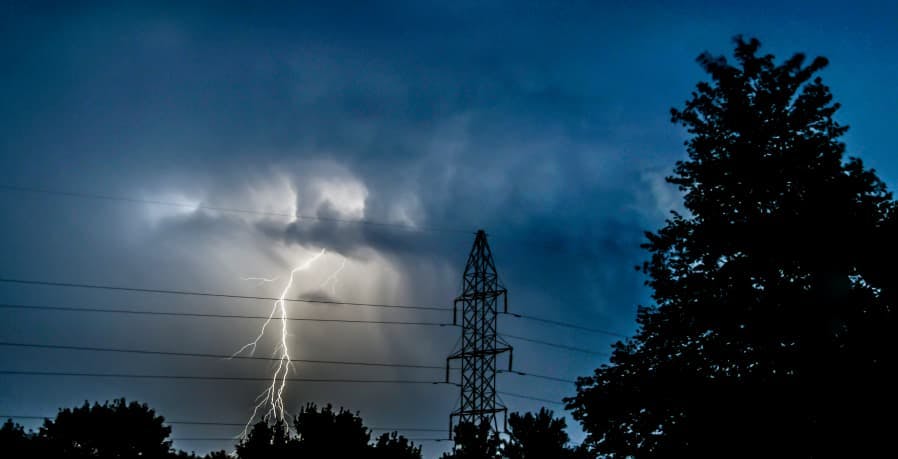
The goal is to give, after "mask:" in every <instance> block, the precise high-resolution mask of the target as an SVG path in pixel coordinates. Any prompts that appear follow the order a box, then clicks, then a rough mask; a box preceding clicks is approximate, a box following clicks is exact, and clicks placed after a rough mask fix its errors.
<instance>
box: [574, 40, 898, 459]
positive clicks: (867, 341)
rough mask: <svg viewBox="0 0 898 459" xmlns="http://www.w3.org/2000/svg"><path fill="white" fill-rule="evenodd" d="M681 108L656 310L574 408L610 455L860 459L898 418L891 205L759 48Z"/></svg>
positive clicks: (837, 132) (790, 73)
mask: <svg viewBox="0 0 898 459" xmlns="http://www.w3.org/2000/svg"><path fill="white" fill-rule="evenodd" d="M735 44H736V46H735V53H734V58H735V62H733V63H730V62H729V61H728V60H727V59H726V58H723V57H715V56H712V55H710V54H708V53H704V54H702V55H701V56H700V57H699V58H698V62H699V64H700V65H701V66H702V67H703V69H704V70H705V71H706V72H707V73H708V75H709V76H710V81H709V82H701V83H699V84H698V85H697V89H696V91H695V92H693V93H692V97H691V98H690V99H689V100H688V101H687V102H686V104H685V107H684V108H683V109H673V110H671V115H672V121H673V122H674V123H677V124H680V125H682V126H684V127H685V128H686V129H687V131H688V133H689V135H690V137H689V139H688V140H687V141H686V143H685V145H686V152H687V155H688V157H687V159H685V160H682V161H679V162H677V164H676V167H675V168H674V171H673V175H671V176H670V177H668V178H667V180H668V182H670V183H672V184H674V185H676V186H677V187H678V188H679V190H680V191H681V192H682V193H683V198H684V207H685V209H686V211H687V212H686V213H685V214H679V213H676V212H672V216H671V218H669V219H668V220H667V221H666V225H665V226H664V227H663V228H661V229H660V230H658V231H657V232H648V233H646V236H647V239H648V242H647V243H645V244H644V245H643V247H644V248H645V249H646V250H647V251H648V252H649V254H650V257H649V259H648V261H646V262H645V263H644V264H643V265H642V266H641V267H640V268H639V269H640V270H641V271H642V272H644V273H645V274H646V275H647V277H648V280H647V281H646V285H647V286H649V287H650V288H651V289H652V291H653V295H652V298H653V300H654V304H653V305H651V306H647V307H640V308H639V310H638V314H637V321H638V324H639V329H638V331H637V333H636V335H635V336H634V337H633V338H632V339H629V340H627V341H626V342H618V343H617V344H616V346H615V348H614V352H613V355H612V358H611V361H610V364H608V365H603V366H601V367H600V368H598V369H597V370H596V371H595V374H594V375H593V376H591V377H587V378H581V379H580V380H579V382H578V392H577V395H576V396H575V397H573V398H571V399H568V400H567V401H568V407H569V408H571V409H573V414H574V417H575V418H576V419H578V420H579V421H580V422H581V423H582V425H583V427H584V429H585V430H586V432H587V434H588V437H587V443H588V444H589V445H590V447H591V448H594V449H595V450H596V451H597V452H599V453H601V454H604V455H606V456H607V457H628V456H635V457H689V456H692V457H696V456H699V457H706V456H711V455H715V456H723V457H734V456H736V457H738V456H759V457H760V456H790V455H791V456H796V457H798V456H802V457H808V456H832V455H839V454H845V455H846V456H848V457H850V456H856V455H857V453H858V451H863V450H876V449H878V448H880V447H883V446H884V444H885V442H887V439H888V438H889V437H890V436H891V433H892V432H893V430H894V429H893V427H894V425H895V423H894V421H883V420H881V418H880V416H878V413H879V411H880V410H881V409H885V410H886V411H885V412H887V413H890V412H893V410H894V408H895V397H894V395H892V390H893V389H892V388H893V387H894V385H895V378H894V377H893V376H891V375H890V370H892V369H894V364H895V350H894V349H895V346H894V345H892V344H890V343H889V341H887V338H888V337H889V335H890V333H892V332H893V331H894V330H895V327H894V325H895V291H894V289H895V281H896V279H898V278H896V275H895V274H896V271H895V269H896V268H895V263H894V262H892V261H891V260H890V259H891V257H892V256H893V255H895V253H896V251H895V246H896V243H895V238H894V235H895V234H896V233H895V229H896V228H898V225H896V212H895V209H896V207H895V203H894V202H893V201H892V200H891V195H890V194H889V193H888V192H887V191H886V187H885V185H884V184H883V183H882V182H881V181H880V180H879V179H878V178H877V176H876V175H875V173H874V171H872V170H869V169H866V168H865V167H864V165H863V163H862V162H861V160H860V159H857V158H846V157H845V150H846V147H845V145H844V144H843V143H842V142H841V141H840V140H839V138H840V136H841V135H842V134H844V133H845V131H846V129H847V127H846V126H843V125H841V124H840V123H838V122H837V121H836V120H835V119H834V118H833V115H834V114H835V113H836V111H837V110H838V109H839V104H838V103H835V102H833V97H832V95H831V94H830V91H829V88H828V87H827V86H826V85H824V84H823V82H822V79H821V78H820V77H819V76H815V75H816V74H817V73H818V72H819V71H820V70H821V69H823V68H824V67H825V66H826V65H827V60H826V59H825V58H822V57H818V58H816V59H814V60H812V61H811V62H810V63H809V64H805V62H806V58H805V56H804V55H803V54H795V55H794V56H792V57H791V58H789V59H787V60H786V61H784V62H782V63H780V64H777V63H776V62H775V58H774V56H772V55H769V54H766V55H760V54H759V49H760V43H759V42H758V41H757V40H755V39H751V40H744V39H742V38H741V37H737V38H736V40H735Z"/></svg>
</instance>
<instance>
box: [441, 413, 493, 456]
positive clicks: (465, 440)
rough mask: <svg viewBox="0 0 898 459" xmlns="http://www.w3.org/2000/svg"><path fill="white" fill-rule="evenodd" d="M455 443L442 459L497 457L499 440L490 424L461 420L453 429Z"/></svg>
mask: <svg viewBox="0 0 898 459" xmlns="http://www.w3.org/2000/svg"><path fill="white" fill-rule="evenodd" d="M453 433H454V435H453V439H454V440H455V445H454V446H453V448H452V451H450V452H447V453H444V454H443V456H442V457H443V459H492V458H497V457H499V453H500V444H501V441H500V439H499V437H498V436H497V435H494V434H493V433H492V430H491V429H490V424H489V423H488V422H482V423H480V424H473V423H470V422H461V423H459V424H458V425H456V426H455V428H454V429H453Z"/></svg>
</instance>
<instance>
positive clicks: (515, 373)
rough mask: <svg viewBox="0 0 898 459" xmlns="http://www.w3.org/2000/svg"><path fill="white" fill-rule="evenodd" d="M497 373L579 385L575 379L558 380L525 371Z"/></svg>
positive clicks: (499, 371)
mask: <svg viewBox="0 0 898 459" xmlns="http://www.w3.org/2000/svg"><path fill="white" fill-rule="evenodd" d="M496 373H504V374H509V375H515V376H528V377H531V378H539V379H545V380H548V381H558V382H563V383H570V384H576V383H577V381H574V380H573V379H565V378H558V377H555V376H547V375H540V374H535V373H530V372H525V371H517V370H501V369H499V370H496Z"/></svg>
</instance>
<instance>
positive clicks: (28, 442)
mask: <svg viewBox="0 0 898 459" xmlns="http://www.w3.org/2000/svg"><path fill="white" fill-rule="evenodd" d="M37 455H38V454H37V450H36V449H35V441H34V435H33V434H32V433H31V432H28V433H26V432H25V429H24V428H23V427H22V426H20V425H19V424H16V423H14V422H12V419H7V420H6V422H5V423H3V427H0V456H2V457H5V458H10V459H19V458H23V459H24V458H29V457H36V456H37Z"/></svg>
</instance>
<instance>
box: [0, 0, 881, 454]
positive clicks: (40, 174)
mask: <svg viewBox="0 0 898 459" xmlns="http://www.w3.org/2000/svg"><path fill="white" fill-rule="evenodd" d="M483 3H484V2H452V5H451V6H447V5H444V4H442V3H435V4H430V3H429V2H386V3H382V4H379V5H376V6H375V5H373V4H372V3H371V2H327V6H321V5H317V6H316V5H311V4H305V3H294V4H291V5H276V4H272V3H266V5H265V6H264V7H263V6H259V5H249V4H241V3H224V2H199V3H195V4H193V5H192V6H183V5H181V4H180V3H172V4H170V5H168V7H160V6H149V5H146V6H134V5H133V4H129V5H128V6H123V5H99V4H97V5H88V6H85V5H79V6H78V7H77V8H76V7H75V6H74V5H68V4H65V5H45V6H34V5H28V6H24V5H21V6H19V5H12V4H7V5H4V6H3V7H2V8H3V9H4V10H5V11H4V14H3V15H2V19H0V21H2V26H0V40H2V43H4V46H3V47H2V49H0V58H2V60H3V61H4V62H5V64H6V65H4V72H3V74H2V76H0V81H2V85H0V98H2V100H3V103H2V104H0V120H2V123H0V184H2V185H5V186H24V187H34V188H41V189H49V190H61V191H72V192H79V193H94V194H103V195H113V196H121V197H130V198H137V199H143V200H158V201H176V202H183V203H189V204H193V205H196V206H212V207H216V206H217V207H231V208H243V209H253V210H258V211H263V212H275V213H288V214H289V213H293V212H299V213H302V214H311V215H318V216H320V217H325V218H338V219H345V220H354V219H366V220H372V221H382V222H393V223H401V224H407V225H413V226H417V227H432V228H453V229H455V228H461V229H465V230H471V231H473V230H474V229H477V228H484V229H486V230H487V231H488V232H489V233H490V235H491V236H490V241H491V244H492V245H493V251H494V253H495V256H496V261H497V263H498V268H499V271H500V275H502V277H503V279H504V282H505V284H506V286H507V287H508V289H509V291H510V309H512V310H514V311H519V312H523V313H528V314H532V315H538V316H542V317H546V318H551V319H557V320H564V321H568V322H575V323H581V324H587V325H590V326H594V327H600V328H606V329H612V330H617V331H620V332H622V333H629V332H631V331H632V330H633V328H634V313H635V308H636V305H637V304H647V302H648V301H649V299H648V293H649V292H647V291H646V290H645V288H644V287H642V281H643V278H642V277H641V275H640V274H639V273H637V272H635V271H634V270H633V265H635V264H637V263H639V262H641V260H642V259H643V257H644V254H643V252H642V251H641V250H640V249H639V247H638V245H639V243H640V242H641V241H642V231H644V230H649V229H655V228H657V227H659V226H660V225H661V224H662V223H663V218H664V217H665V215H666V214H667V212H668V211H669V210H670V209H673V208H676V207H677V206H678V205H679V203H678V197H677V194H676V192H675V190H673V189H671V188H670V187H668V186H666V185H665V184H664V183H663V177H664V175H665V174H667V173H668V172H669V171H670V170H671V168H672V167H673V164H674V162H675V161H676V160H678V159H681V158H682V157H683V156H684V149H683V146H682V142H683V141H684V140H685V133H684V132H683V131H682V130H681V129H680V128H678V127H677V126H674V125H672V124H671V123H670V122H669V109H670V108H671V107H679V106H680V105H682V103H683V102H684V101H685V100H686V99H687V98H688V97H689V94H690V92H691V91H692V89H693V88H694V86H695V84H696V83H697V82H698V81H700V80H702V79H704V75H703V74H702V72H701V69H700V68H699V67H698V65H697V64H696V63H695V58H696V57H697V56H698V55H699V54H700V53H701V52H703V51H710V52H711V53H713V54H718V55H719V54H729V53H730V51H731V50H732V41H731V39H732V37H733V36H735V35H737V34H744V35H746V36H754V37H757V38H759V39H760V40H761V42H762V43H763V48H762V51H764V52H770V53H773V54H775V55H776V56H777V57H778V58H779V59H780V60H782V59H785V58H786V57H788V56H791V54H792V53H794V52H804V53H806V54H807V55H808V56H809V57H810V58H812V57H814V56H817V55H823V56H826V57H827V58H829V60H830V66H829V67H828V68H827V69H825V70H824V71H823V72H822V76H823V78H824V81H825V82H826V83H827V84H829V85H830V87H831V89H832V91H833V93H834V95H835V98H836V100H837V101H839V102H841V103H842V105H843V108H842V110H840V111H839V113H838V114H837V118H838V120H839V121H840V122H842V123H844V124H848V125H850V126H851V129H850V130H849V132H848V134H847V135H846V136H845V138H844V140H845V142H846V144H847V146H848V152H849V154H851V155H857V156H860V157H861V158H862V159H864V161H865V162H866V163H867V165H868V166H871V167H874V168H875V169H876V170H877V171H878V172H879V174H880V176H881V177H882V178H883V179H884V180H885V181H886V182H887V183H888V184H889V185H890V187H894V186H895V184H896V180H898V162H896V161H895V159H894V158H895V152H896V151H898V139H896V137H895V136H894V132H895V122H896V115H898V84H895V81H896V75H898V59H895V55H896V48H898V27H896V24H898V6H896V4H895V3H894V2H885V1H883V2H852V3H850V4H849V3H844V2H839V3H836V2H763V1H759V2H707V3H705V2H690V1H677V2H662V1H656V2H627V5H626V6H624V5H620V4H618V3H619V2H613V3H614V4H606V3H605V2H565V3H564V4H561V5H559V4H556V5H550V4H548V2H507V3H501V2H499V3H494V2H486V3H487V4H486V5H484V4H483ZM0 208H2V212H0V219H2V220H0V248H2V253H3V254H4V256H3V258H2V261H0V277H6V278H22V279H39V280H51V281H62V282H85V283H102V284H112V285H127V286H138V287H161V288H181V289H193V290H209V291H217V292H227V293H241V294H250V295H263V296H270V295H276V294H277V293H279V288H280V287H281V286H278V285H275V283H272V284H264V285H257V284H255V283H252V282H247V281H241V280H240V279H241V278H242V277H248V276H267V277H276V276H283V275H285V274H286V273H287V272H289V270H290V269H291V268H292V267H293V266H296V265H297V264H299V263H301V262H302V261H303V260H305V259H306V258H307V257H308V256H310V255H311V254H314V253H317V251H319V250H320V249H322V248H324V249H326V250H327V255H326V256H325V257H324V258H322V259H321V263H320V264H318V265H316V266H314V267H313V268H312V269H310V270H309V271H308V273H307V274H308V275H307V276H304V277H303V278H302V279H300V280H299V281H297V286H296V288H295V289H294V290H295V291H293V292H292V294H293V295H295V296H303V295H321V296H327V297H330V298H337V299H341V300H346V301H360V302H375V303H395V304H438V305H448V304H450V302H451V300H452V298H453V297H454V296H455V295H456V294H457V291H458V287H459V285H460V276H461V270H462V269H463V264H464V261H465V258H466V256H467V252H468V250H469V248H470V244H471V242H472V241H473V235H469V234H455V233H434V232H429V231H422V232H408V231H405V232H403V231H397V230H388V229H384V228H378V227H374V226H371V225H367V226H366V225H353V224H345V223H343V224H338V223H334V222H326V221H318V222H315V221H312V222H302V221H300V222H292V221H290V220H291V219H289V218H282V217H275V216H271V215H269V216H265V215H258V214H249V215H235V214H233V213H230V214H229V213H222V212H215V211H209V210H203V209H202V208H194V209H191V208H186V209H185V208H172V207H166V206H159V205H152V204H146V203H135V202H132V203H123V202H114V201H101V200H90V199H76V198H71V197H63V196H53V195H41V194H35V193H23V192H14V191H9V190H6V191H2V192H0ZM344 259H345V260H346V269H345V270H344V271H343V272H341V280H340V282H339V283H338V284H337V285H336V286H334V287H333V288H331V286H330V285H328V286H324V287H322V285H321V282H322V280H324V279H325V278H326V277H327V276H328V275H329V274H330V273H331V272H333V271H334V270H335V269H336V268H337V267H338V266H340V264H341V263H342V260H344ZM0 294H2V295H3V299H2V301H3V302H7V303H16V302H18V303H24V304H54V305H61V306H83V307H86V306H101V307H111V306H122V307H124V306H127V307H134V308H146V309H165V310H173V311H205V312H209V311H218V312H221V311H224V312H231V313H239V312H240V311H243V312H246V311H250V312H252V313H258V314H266V313H267V312H268V310H269V309H270V306H271V305H270V304H269V303H264V302H255V303H226V302H219V301H214V302H210V301H205V302H204V301H197V300H196V299H186V298H179V297H160V296H147V295H143V296H141V295H136V294H125V293H118V294H110V293H108V292H106V293H102V292H91V291H83V290H65V289H58V288H57V289H53V288H37V287H25V286H21V285H11V284H4V285H0ZM0 314H3V320H2V321H0V337H2V340H3V341H10V342H31V343H44V344H77V345H97V346H108V347H126V348H152V349H165V350H191V351H193V350H195V351H199V352H218V353H230V352H233V351H234V350H236V349H238V348H239V347H240V346H241V345H242V344H243V343H245V342H247V341H248V340H251V339H252V338H253V336H254V332H256V331H257V326H258V325H259V324H258V323H256V322H234V321H196V320H164V319H155V318H153V319H150V318H134V317H122V316H112V315H108V316H104V315H85V314H72V313H37V312H25V311H15V310H3V311H2V312H0ZM291 314H296V315H307V316H316V317H345V318H357V317H360V316H363V317H365V318H370V319H401V320H410V319H421V320H431V319H433V320H442V318H439V317H434V316H433V315H432V314H431V313H421V314H417V313H413V314H409V313H404V314H396V313H395V312H385V311H370V310H369V311H363V312H359V311H347V310H342V309H341V310H334V309H333V308H330V309H328V308H323V307H321V306H314V307H313V306H309V307H308V308H307V309H301V308H299V307H298V306H297V307H296V308H295V309H291ZM427 314H431V315H427ZM500 327H501V328H502V329H503V330H504V331H505V332H507V333H509V334H517V335H521V336H529V337H532V338H536V339H541V340H548V341H553V342H557V343H562V344H566V345H571V346H579V347H588V348H591V349H599V350H603V349H607V346H608V345H609V344H610V343H611V340H612V339H611V338H609V337H607V336H601V335H595V334H588V333H579V332H573V331H571V330H566V329H560V328H554V327H551V326H545V325H538V324H533V323H523V322H519V321H517V322H516V321H514V320H513V319H510V318H507V319H500ZM292 333H293V336H291V340H292V341H291V342H292V344H293V347H294V349H297V351H296V352H298V353H299V354H301V355H302V356H303V357H305V358H331V359H347V360H359V359H361V360H371V361H393V362H426V363H428V364H437V365H439V364H440V363H441V362H443V361H444V358H445V356H446V355H447V354H448V353H449V352H450V351H452V345H453V343H454V342H455V341H456V339H457V330H452V329H446V330H443V329H440V330H438V331H434V330H432V329H430V330H422V329H414V328H411V327H393V328H390V327H380V328H377V327H374V328H372V327H360V326H353V327H342V328H341V327H337V326H333V325H305V324H304V325H302V326H297V328H296V329H295V330H292ZM269 344H270V343H269ZM512 344H514V345H515V346H516V349H515V361H516V364H518V365H519V368H520V369H521V370H525V371H527V370H530V371H533V372H539V373H547V374H549V373H551V374H555V375H558V376H561V377H565V378H574V377H576V376H578V375H585V374H588V373H589V372H590V371H591V369H593V368H595V367H596V366H597V365H599V364H601V363H602V361H603V358H601V357H597V356H590V355H584V354H577V353H572V352H564V351H559V350H558V349H552V348H546V347H544V346H539V345H533V344H530V343H525V342H513V343H512ZM266 349H268V348H266ZM270 351H271V350H270V349H268V350H266V351H265V352H270ZM0 362H2V364H0V367H3V369H14V370H44V371H47V370H58V371H110V372H112V371H113V370H114V371H115V372H134V373H139V372H143V373H166V374H235V375H244V376H253V375H255V376H258V375H263V376H264V375H267V374H268V373H269V369H268V367H267V366H266V365H265V364H264V363H259V362H221V361H197V360H189V359H175V358H151V357H141V356H130V357H127V356H121V355H114V354H88V353H83V352H81V353H78V352H73V351H47V350H42V351H41V350H22V349H15V348H0ZM297 371H298V372H299V373H300V374H301V375H303V376H305V375H309V376H311V377H329V376H335V377H336V376H347V375H349V376H352V377H371V378H377V377H386V376H390V377H415V378H418V377H420V378H432V377H434V376H435V377H437V378H439V377H440V375H439V374H436V375H434V374H433V372H431V373H426V372H423V373H422V372H420V371H418V372H414V371H413V372H410V371H406V370H403V371H398V370H396V371H393V370H390V371H386V370H384V371H380V372H377V371H375V372H368V371H367V370H366V371H365V372H362V371H359V369H357V368H356V369H340V368H325V367H320V366H319V367H314V366H303V367H300V368H298V370H297ZM415 371H417V370H415ZM436 373H439V372H436ZM499 382H500V388H502V389H503V390H507V391H509V392H517V393H526V394H530V395H534V396H538V397H545V398H551V399H560V398H561V397H563V396H566V395H570V394H571V393H572V390H573V388H572V386H571V385H565V384H561V383H554V382H546V381H540V380H533V379H528V378H523V377H513V376H508V375H502V376H500V381H499ZM262 389H263V387H257V385H253V384H249V383H246V384H243V383H241V384H236V383H234V384H232V383H212V384H199V383H189V382H159V381H156V382H151V381H144V382H134V381H122V380H114V379H110V380H91V379H78V378H66V379H58V378H57V379H52V378H40V377H26V376H0V414H44V413H53V412H55V410H56V408H58V407H60V406H71V405H72V404H75V403H78V402H80V401H82V400H84V399H90V400H94V399H99V400H105V399H109V398H113V397H118V396H126V397H129V398H139V399H141V400H145V401H147V402H149V403H151V404H152V405H153V406H155V407H157V408H158V409H159V411H160V412H161V413H162V414H164V415H166V416H167V417H168V418H170V419H174V418H181V419H200V420H202V419H226V420H235V419H236V420H243V419H244V418H245V417H246V416H247V415H248V414H249V411H250V410H251V408H252V399H253V397H254V396H255V394H257V393H258V392H260V391H261V390H262ZM457 395H458V394H457V392H455V389H451V388H439V387H428V386H425V387H416V388H411V389H409V388H407V387H381V386H378V387H372V386H366V387H355V386H348V385H334V386H322V385H317V386H316V385H301V386H295V387H293V386H291V387H290V388H289V389H288V408H290V407H293V408H294V409H295V408H296V407H298V406H300V405H301V404H302V403H304V402H306V401H316V402H319V403H321V402H328V401H329V402H333V403H334V404H336V405H344V406H347V407H349V408H352V409H354V410H360V411H361V412H362V415H363V417H365V419H366V420H367V421H368V422H369V424H371V425H390V426H410V425H417V426H423V427H442V426H445V425H446V423H447V417H448V412H449V411H450V410H451V409H452V408H453V404H454V400H455V399H456V398H457ZM505 402H506V403H507V405H509V407H510V408H511V409H512V410H533V409H537V408H538V407H539V403H536V402H531V401H526V400H519V399H510V398H509V399H506V400H505ZM555 408H556V409H557V410H558V411H561V410H560V408H559V407H555ZM569 424H571V425H572V429H571V430H572V433H573V436H574V437H575V438H577V439H579V438H581V437H582V436H581V435H580V434H579V433H578V428H577V427H576V423H575V422H574V421H572V420H569ZM233 434H234V432H231V431H227V432H224V431H221V430H216V431H213V430H202V429H199V428H189V427H177V428H176V429H175V434H174V435H173V436H175V437H182V438H183V437H198V436H201V437H205V436H229V435H233ZM409 436H419V435H415V434H412V433H409ZM176 446H178V447H182V448H187V449H196V450H197V451H200V452H202V451H205V450H208V449H210V448H215V447H219V448H220V447H225V446H226V445H225V444H210V443H208V442H205V443H199V442H179V443H178V444H177V445H176ZM444 446H445V444H442V445H440V444H436V445H435V444H425V453H426V455H427V456H429V455H434V454H437V453H438V452H439V451H441V450H442V448H443V447H444Z"/></svg>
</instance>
